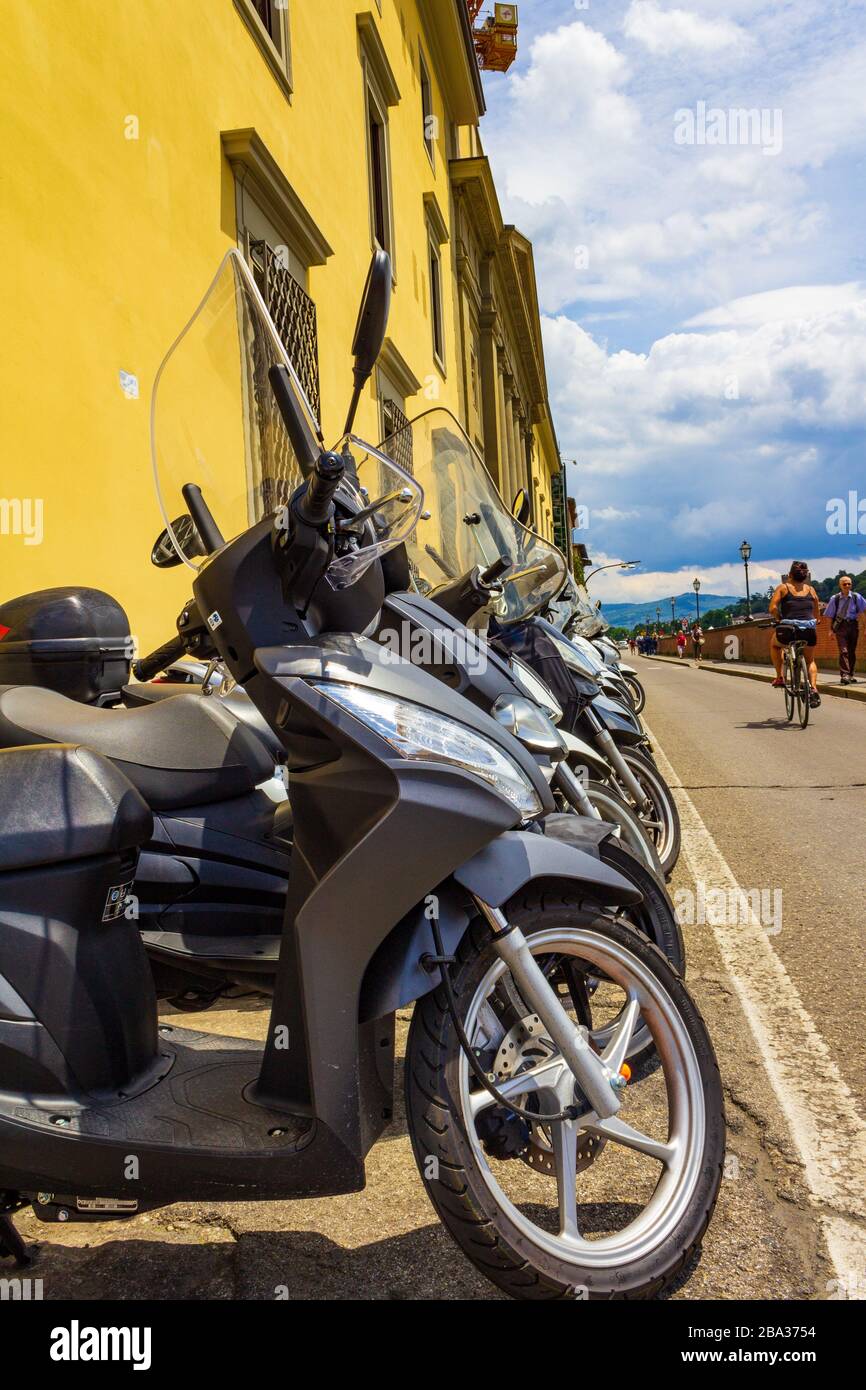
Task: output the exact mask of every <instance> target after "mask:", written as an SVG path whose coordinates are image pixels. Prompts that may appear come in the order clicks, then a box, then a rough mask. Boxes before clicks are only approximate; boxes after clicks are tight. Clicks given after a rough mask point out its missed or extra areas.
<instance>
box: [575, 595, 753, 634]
mask: <svg viewBox="0 0 866 1390" xmlns="http://www.w3.org/2000/svg"><path fill="white" fill-rule="evenodd" d="M738 601H739V600H738V599H737V598H735V597H732V596H731V595H730V594H705V593H704V591H703V590H701V616H703V615H704V613H709V612H710V611H711V609H713V608H727V607H728V605H729V604H734V603H737V602H738ZM676 605H677V618H678V619H679V618H694V616H695V593H694V590H693V589H692V590H690V591H689V593H686V594H678V595H677V599H676ZM657 608H659V609H661V615H662V622H663V623H669V622H670V620H671V601H670V598H660V599H656V600H655V601H654V602H652V603H605V604H604V605H603V606H602V613H603V614H604V617H605V619H606V620H607V622H609V623H610V625H611V627H627V628H629V629H631V628H633V627H635V626H637V624H638V623H647V624H650V623H655V621H656V609H657Z"/></svg>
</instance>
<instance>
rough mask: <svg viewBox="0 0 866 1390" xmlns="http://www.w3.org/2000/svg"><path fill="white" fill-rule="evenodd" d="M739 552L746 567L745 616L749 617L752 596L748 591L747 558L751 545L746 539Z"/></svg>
mask: <svg viewBox="0 0 866 1390" xmlns="http://www.w3.org/2000/svg"><path fill="white" fill-rule="evenodd" d="M740 554H741V556H742V557H743V564H744V565H745V567H746V617H747V618H751V616H752V596H751V594H750V593H749V560H750V558H751V554H752V547H751V546H750V545H749V542H748V541H743V544H742V545H741V546H740Z"/></svg>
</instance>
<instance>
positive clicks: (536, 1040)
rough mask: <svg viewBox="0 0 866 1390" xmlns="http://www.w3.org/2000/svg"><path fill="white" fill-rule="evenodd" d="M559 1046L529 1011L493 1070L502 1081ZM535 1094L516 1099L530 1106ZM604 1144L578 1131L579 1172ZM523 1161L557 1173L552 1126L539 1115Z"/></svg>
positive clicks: (506, 1040) (541, 1170) (511, 1033)
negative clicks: (552, 1141)
mask: <svg viewBox="0 0 866 1390" xmlns="http://www.w3.org/2000/svg"><path fill="white" fill-rule="evenodd" d="M555 1053H556V1047H555V1046H554V1044H553V1043H552V1041H551V1040H550V1038H548V1037H545V1034H544V1024H543V1023H542V1022H541V1019H540V1018H539V1017H538V1014H527V1015H526V1017H525V1018H522V1019H520V1021H519V1022H518V1023H515V1024H514V1026H513V1028H510V1029H509V1031H508V1032H507V1033H506V1034H505V1037H504V1038H503V1039H502V1042H501V1043H500V1045H499V1051H498V1052H497V1054H496V1059H495V1061H494V1063H493V1070H494V1074H495V1078H496V1081H497V1082H498V1083H501V1082H503V1081H508V1080H509V1079H510V1078H511V1077H512V1076H516V1075H517V1073H518V1072H519V1071H520V1070H521V1068H522V1067H523V1066H524V1064H529V1065H531V1066H538V1065H539V1064H540V1063H542V1062H544V1061H546V1060H547V1058H548V1057H553V1056H554V1055H555ZM533 1098H534V1097H533V1096H521V1097H520V1098H518V1099H517V1100H516V1101H515V1104H517V1105H519V1106H520V1107H521V1108H522V1109H526V1108H527V1104H528V1103H531V1102H532V1100H533ZM603 1147H604V1141H603V1140H601V1139H599V1138H598V1137H597V1136H596V1135H593V1134H579V1135H578V1138H577V1168H576V1171H577V1172H578V1173H579V1172H581V1171H582V1170H583V1169H584V1168H588V1167H589V1165H590V1164H591V1163H592V1162H593V1161H594V1160H595V1158H596V1155H597V1154H598V1153H599V1152H600V1151H601V1149H602V1148H603ZM520 1157H521V1158H522V1160H523V1162H524V1163H526V1164H527V1165H528V1166H529V1167H530V1168H534V1169H535V1171H536V1172H537V1173H544V1174H545V1175H546V1176H548V1177H554V1176H555V1175H556V1168H555V1164H554V1158H553V1148H552V1146H551V1142H550V1127H549V1126H548V1125H545V1124H544V1123H543V1121H542V1119H541V1117H540V1116H539V1123H538V1124H532V1125H531V1126H530V1135H529V1144H528V1147H527V1149H526V1151H525V1153H523V1154H521V1155H520Z"/></svg>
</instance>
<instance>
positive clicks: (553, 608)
mask: <svg viewBox="0 0 866 1390" xmlns="http://www.w3.org/2000/svg"><path fill="white" fill-rule="evenodd" d="M550 621H551V623H552V624H553V626H554V627H558V628H559V630H560V632H565V633H568V634H571V633H579V634H580V635H581V636H583V637H596V636H598V634H599V633H602V632H607V629H608V626H609V624H608V623H607V622H606V621H605V619H604V618H603V617H602V616H601V614H600V612H599V611H598V609H597V608H594V607H593V605H592V604H591V603H590V601H589V595H588V594H587V592H586V589H585V588H583V587H582V586H578V585H577V584H576V583H575V582H574V579H573V578H572V577H571V575H569V578H568V583H567V584H566V585H565V586H564V588H563V590H562V592H561V593H560V594H559V596H558V598H556V599H555V600H554V602H553V603H552V604H551V605H550Z"/></svg>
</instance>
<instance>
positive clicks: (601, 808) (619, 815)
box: [586, 781, 665, 881]
mask: <svg viewBox="0 0 866 1390" xmlns="http://www.w3.org/2000/svg"><path fill="white" fill-rule="evenodd" d="M586 790H587V794H588V796H589V799H590V801H591V802H592V804H593V806H594V807H595V809H596V810H597V811H598V813H599V815H600V816H601V818H602V820H605V821H607V823H608V825H618V826H619V827H620V831H621V832H622V836H623V844H625V845H626V846H627V848H628V849H630V850H631V851H632V853H633V854H635V855H636V856H638V857H639V858H641V859H642V861H643V862H644V863H645V864H646V866H647V868H649V869H652V871H653V873H655V874H656V875H657V876H658V877H659V878H660V879H661V880H662V881H664V876H665V875H664V870H663V869H662V863H661V860H660V859H659V856H658V854H657V852H656V848H655V845H654V844H653V842H652V840H651V839H650V838H649V836H648V835H647V833H646V831H645V830H644V828H643V824H642V822H641V818H640V816H639V815H638V813H637V811H636V810H635V809H634V807H633V806H632V805H631V804H630V803H629V802H628V801H626V800H625V798H624V797H623V795H622V793H621V792H620V790H619V787H617V786H614V785H613V784H612V783H609V782H594V781H589V782H587V783H586Z"/></svg>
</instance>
